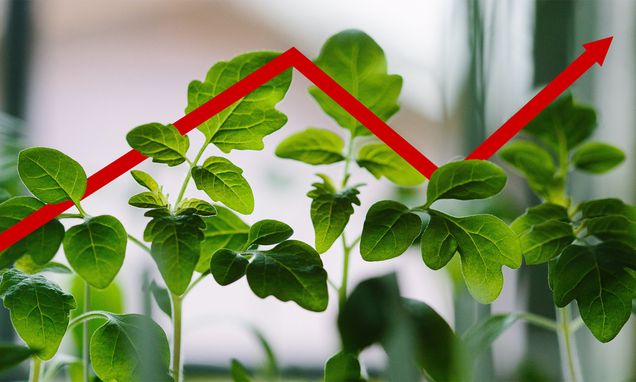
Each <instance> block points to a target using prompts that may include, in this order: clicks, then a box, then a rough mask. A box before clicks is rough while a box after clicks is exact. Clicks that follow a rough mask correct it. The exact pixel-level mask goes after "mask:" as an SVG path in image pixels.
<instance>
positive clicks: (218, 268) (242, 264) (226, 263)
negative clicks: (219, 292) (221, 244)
mask: <svg viewBox="0 0 636 382" xmlns="http://www.w3.org/2000/svg"><path fill="white" fill-rule="evenodd" d="M248 264H249V261H248V260H247V259H246V258H245V257H243V256H242V255H241V254H240V253H237V252H234V251H232V250H229V249H219V250H218V251H216V252H215V253H214V255H213V256H212V260H210V271H211V273H212V277H214V280H216V282H217V283H219V284H220V285H229V284H232V283H233V282H235V281H236V280H238V279H240V278H241V277H243V276H244V275H245V271H246V270H247V266H248Z"/></svg>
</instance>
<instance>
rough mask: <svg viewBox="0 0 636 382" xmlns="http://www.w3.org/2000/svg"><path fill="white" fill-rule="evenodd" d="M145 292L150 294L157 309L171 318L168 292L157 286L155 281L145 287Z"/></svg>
mask: <svg viewBox="0 0 636 382" xmlns="http://www.w3.org/2000/svg"><path fill="white" fill-rule="evenodd" d="M145 289H146V292H150V294H152V298H153V299H154V300H155V303H157V306H158V307H159V309H161V311H162V312H164V313H165V314H166V315H167V316H168V317H172V305H171V304H170V292H168V290H167V289H166V288H164V287H162V286H159V285H158V284H157V283H156V282H155V280H152V281H151V282H150V283H149V284H148V285H147V286H146V288H145Z"/></svg>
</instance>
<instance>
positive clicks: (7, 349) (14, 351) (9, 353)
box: [0, 344, 37, 372]
mask: <svg viewBox="0 0 636 382" xmlns="http://www.w3.org/2000/svg"><path fill="white" fill-rule="evenodd" d="M36 354H37V350H33V349H29V348H27V347H24V346H20V345H13V344H0V372H1V371H4V370H7V369H10V368H12V367H15V366H18V365H19V364H21V363H22V362H24V361H26V360H27V359H29V358H31V356H34V355H36Z"/></svg>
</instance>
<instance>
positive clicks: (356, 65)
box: [309, 30, 402, 136]
mask: <svg viewBox="0 0 636 382" xmlns="http://www.w3.org/2000/svg"><path fill="white" fill-rule="evenodd" d="M314 62H315V63H316V65H318V67H320V69H322V70H324V71H325V72H326V73H327V74H328V75H329V76H330V77H331V78H333V79H334V80H335V81H336V82H338V84H340V86H342V87H343V88H345V89H346V90H347V91H348V92H349V93H351V95H353V96H354V97H355V98H356V99H358V100H359V101H360V102H362V104H364V105H365V106H366V107H368V108H369V109H370V110H371V111H372V112H373V113H374V114H375V115H377V116H378V117H380V118H381V119H382V120H383V121H386V120H388V119H389V118H390V117H391V116H392V115H393V114H395V113H396V112H397V111H398V110H399V108H400V107H399V106H398V104H397V99H398V96H399V95H400V91H401V89H402V77H400V76H398V75H389V74H388V73H387V63H386V58H385V57H384V51H383V50H382V48H380V46H379V45H378V44H377V43H376V42H375V41H373V39H372V38H371V37H369V36H368V35H367V34H365V33H364V32H361V31H358V30H346V31H344V32H340V33H338V34H336V35H334V36H332V37H331V38H329V39H328V40H327V42H326V43H325V44H324V45H323V46H322V49H321V50H320V55H319V56H318V58H317V59H316V60H315V61H314ZM309 93H310V94H311V95H312V96H313V97H314V99H315V100H316V101H317V102H318V104H319V105H320V107H321V108H322V110H323V111H324V112H325V113H327V114H328V115H329V116H331V117H332V118H333V119H334V120H335V121H336V122H337V123H338V124H339V125H340V126H342V127H344V128H347V129H349V130H350V131H351V133H352V134H353V136H358V135H369V134H370V132H369V131H368V130H367V129H366V128H365V127H364V126H363V125H362V124H360V123H359V122H358V121H357V120H356V119H355V118H353V117H352V116H351V115H350V114H349V112H347V111H346V110H344V109H343V108H342V107H340V105H338V104H337V103H336V102H335V101H334V100H333V99H331V97H329V96H328V95H327V94H325V93H323V92H322V91H321V90H320V89H318V88H317V87H312V88H310V89H309Z"/></svg>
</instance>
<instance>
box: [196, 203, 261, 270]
mask: <svg viewBox="0 0 636 382" xmlns="http://www.w3.org/2000/svg"><path fill="white" fill-rule="evenodd" d="M216 210H217V215H216V216H211V217H208V218H204V219H203V221H204V222H205V231H204V235H205V238H204V239H203V242H202V243H201V258H200V259H199V263H198V264H197V268H196V270H197V272H205V271H208V270H210V259H211V258H212V255H213V254H214V253H215V252H216V251H218V250H219V249H221V248H227V249H231V250H233V251H240V250H242V249H243V248H244V247H245V244H246V243H247V236H248V233H249V231H250V226H249V225H247V224H245V222H244V221H243V220H241V218H239V217H238V216H236V215H235V214H234V213H233V212H232V211H230V210H229V209H227V208H225V207H220V206H217V207H216Z"/></svg>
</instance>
